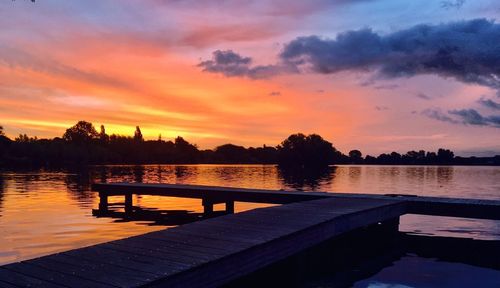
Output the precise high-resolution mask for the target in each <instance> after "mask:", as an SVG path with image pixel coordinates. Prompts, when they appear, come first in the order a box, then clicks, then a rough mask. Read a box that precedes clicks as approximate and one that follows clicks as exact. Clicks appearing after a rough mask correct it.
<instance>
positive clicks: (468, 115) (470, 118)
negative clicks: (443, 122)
mask: <svg viewBox="0 0 500 288" xmlns="http://www.w3.org/2000/svg"><path fill="white" fill-rule="evenodd" d="M448 113H449V114H451V115H457V116H458V117H459V118H460V119H461V120H462V123H464V124H470V125H481V126H484V125H488V121H487V119H486V118H485V117H484V116H483V115H481V114H479V112H477V111H476V110H474V109H461V110H450V111H448Z"/></svg>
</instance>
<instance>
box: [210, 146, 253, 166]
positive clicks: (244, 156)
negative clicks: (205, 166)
mask: <svg viewBox="0 0 500 288" xmlns="http://www.w3.org/2000/svg"><path fill="white" fill-rule="evenodd" d="M213 157H214V158H213V159H214V160H215V162H217V163H252V162H253V161H252V159H251V158H250V155H249V153H248V150H247V149H246V148H245V147H243V146H237V145H233V144H224V145H221V146H218V147H217V148H215V151H214V155H213Z"/></svg>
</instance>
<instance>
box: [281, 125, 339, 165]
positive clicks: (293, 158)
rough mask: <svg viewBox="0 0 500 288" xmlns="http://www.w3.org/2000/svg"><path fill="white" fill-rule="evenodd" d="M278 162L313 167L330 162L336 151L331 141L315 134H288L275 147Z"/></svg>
mask: <svg viewBox="0 0 500 288" xmlns="http://www.w3.org/2000/svg"><path fill="white" fill-rule="evenodd" d="M277 149H278V162H279V164H280V165H282V166H299V167H314V166H326V165H328V164H330V163H332V160H333V158H334V155H335V152H336V151H337V150H336V149H335V148H334V147H333V145H332V143H330V142H328V141H326V140H324V139H323V138H321V136H319V135H317V134H311V135H308V136H305V135H304V134H302V133H298V134H293V135H290V136H289V137H288V138H287V139H285V140H284V141H283V142H281V144H280V145H279V146H278V147H277Z"/></svg>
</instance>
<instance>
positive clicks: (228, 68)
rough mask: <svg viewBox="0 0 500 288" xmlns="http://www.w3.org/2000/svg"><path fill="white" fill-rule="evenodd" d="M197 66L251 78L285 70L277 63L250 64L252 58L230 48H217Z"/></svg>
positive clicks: (267, 75)
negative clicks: (210, 57)
mask: <svg viewBox="0 0 500 288" xmlns="http://www.w3.org/2000/svg"><path fill="white" fill-rule="evenodd" d="M198 66H199V67H202V68H203V71H206V72H211V73H221V74H224V75H225V76H227V77H249V78H252V79H259V78H269V77H272V76H275V75H277V74H280V73H283V72H285V67H284V66H279V65H265V66H264V65H257V66H252V58H250V57H243V56H240V55H239V54H237V53H235V52H233V51H232V50H225V51H221V50H217V51H215V52H213V53H212V59H211V60H207V61H203V62H201V63H199V64H198Z"/></svg>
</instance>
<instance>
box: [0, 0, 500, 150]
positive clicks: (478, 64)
mask: <svg viewBox="0 0 500 288" xmlns="http://www.w3.org/2000/svg"><path fill="white" fill-rule="evenodd" d="M499 17H500V2H498V1H496V0H475V1H471V0H467V1H464V0H458V1H455V0H453V1H440V0H436V1H435V0H421V1H420V0H419V1H400V0H352V1H348V0H310V1H289V0H274V1H269V0H261V1H258V0H245V1H243V0H233V1H230V0H207V1H195V0H141V1H139V0H120V1H115V0H85V1H63V0H37V1H36V2H35V3H32V2H31V1H27V0H16V1H11V0H1V1H0V27H1V29H0V125H2V126H3V127H4V130H5V133H6V134H7V135H8V136H9V137H12V138H14V137H16V135H18V134H20V133H23V134H24V133H26V134H28V135H29V136H37V137H38V138H52V137H58V136H59V137H60V136H61V135H62V134H63V133H64V131H65V129H66V128H68V127H70V126H72V125H74V124H75V123H76V122H77V121H79V120H86V121H89V122H92V123H93V124H94V125H95V126H96V127H99V126H100V125H101V124H104V125H105V127H106V131H107V133H108V134H112V133H117V134H124V135H133V133H134V130H135V126H137V125H139V126H140V127H141V130H142V133H143V135H144V136H145V138H147V139H157V138H158V136H159V134H161V135H162V139H165V140H166V139H173V138H174V137H176V136H182V137H184V138H185V139H186V140H188V141H189V142H191V143H196V144H197V145H198V146H199V147H200V148H202V149H212V148H214V147H216V146H218V145H221V144H225V143H233V144H237V145H243V146H262V145H263V144H267V145H277V144H279V143H280V142H281V141H282V140H284V139H285V138H286V137H288V135H290V134H292V133H298V132H302V133H305V134H310V133H317V134H319V135H321V136H322V137H323V138H325V139H326V140H328V141H330V142H332V143H333V145H334V146H335V147H336V148H337V149H339V150H340V151H342V152H344V153H347V152H349V151H350V150H351V149H359V150H361V151H362V152H363V153H364V154H372V155H378V154H380V153H383V152H390V151H397V152H400V153H404V152H406V151H409V150H420V149H424V150H427V151H434V150H437V149H438V148H441V147H444V148H449V149H452V150H454V151H455V152H456V153H457V154H458V155H465V156H470V155H478V156H486V155H494V154H500V144H499V143H500V92H499V91H500V22H498V21H499V19H498V18H499ZM497 22H498V23H497Z"/></svg>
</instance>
